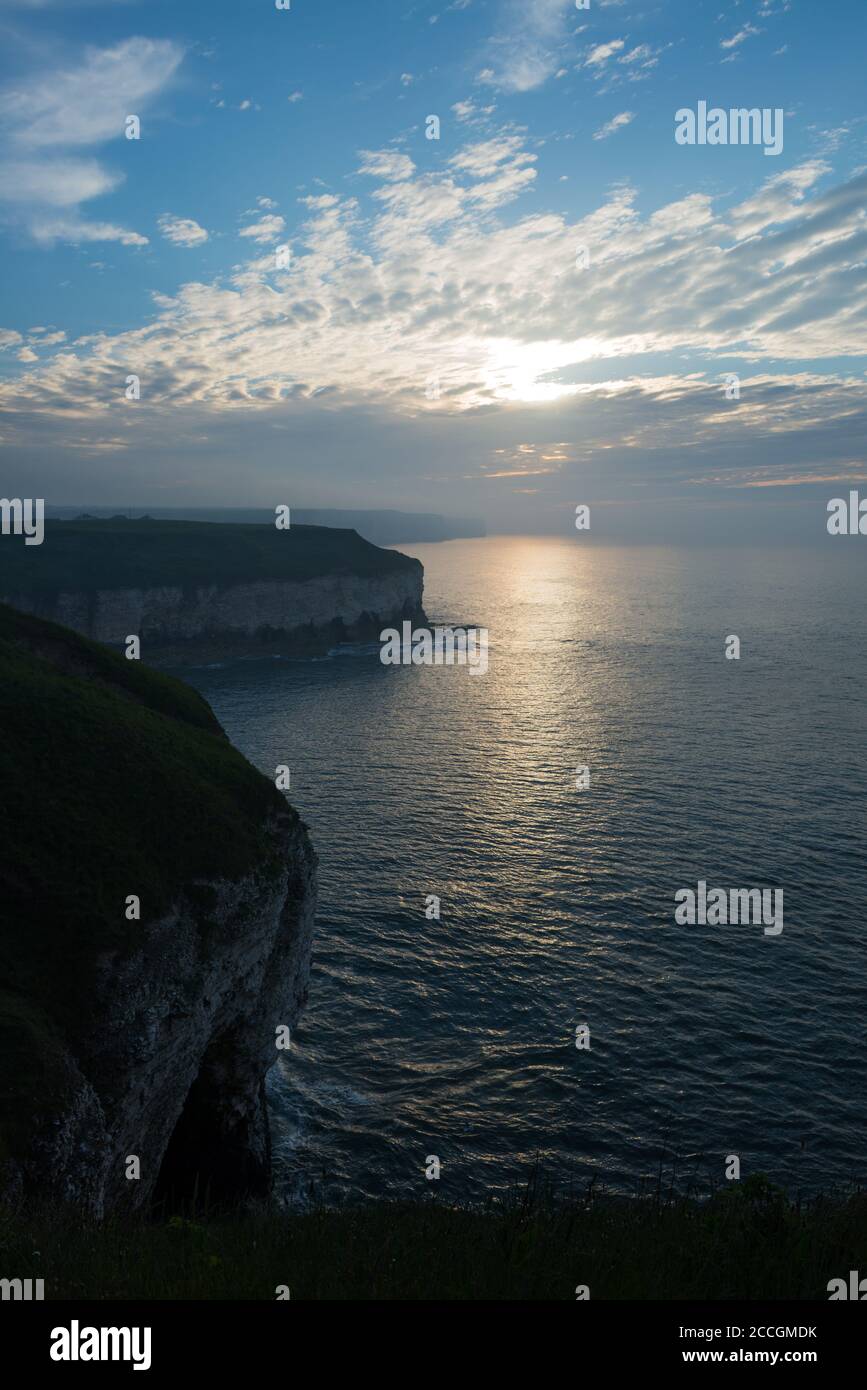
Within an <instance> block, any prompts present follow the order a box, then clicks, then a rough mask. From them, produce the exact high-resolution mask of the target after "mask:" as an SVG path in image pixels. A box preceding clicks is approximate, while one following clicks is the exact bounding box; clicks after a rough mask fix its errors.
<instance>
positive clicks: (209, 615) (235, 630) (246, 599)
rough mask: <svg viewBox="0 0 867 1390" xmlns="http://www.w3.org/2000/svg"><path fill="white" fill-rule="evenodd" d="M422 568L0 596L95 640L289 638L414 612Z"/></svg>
mask: <svg viewBox="0 0 867 1390" xmlns="http://www.w3.org/2000/svg"><path fill="white" fill-rule="evenodd" d="M422 590H423V572H422V569H421V566H420V565H419V566H418V568H417V569H415V568H413V569H411V570H407V571H400V572H397V573H394V572H392V573H386V574H383V575H379V576H376V575H374V576H362V575H355V574H331V575H325V576H322V577H320V578H318V579H310V580H306V581H304V582H302V583H273V582H263V583H247V584H236V585H231V586H228V587H220V586H217V585H199V586H198V587H196V588H195V589H189V590H185V589H182V588H180V587H170V588H169V587H167V588H148V589H99V590H97V591H96V592H95V593H87V592H66V593H60V594H58V595H57V596H56V598H54V599H52V600H49V601H46V600H37V599H34V598H30V597H28V596H27V595H21V594H18V595H15V594H12V595H9V596H8V597H7V598H6V599H4V601H5V602H8V603H10V604H12V606H13V607H15V608H19V609H22V610H24V611H25V612H31V613H36V614H37V615H38V616H39V617H41V618H48V619H50V620H51V621H52V622H57V623H62V624H63V625H64V626H65V627H71V628H74V629H75V630H76V631H77V632H81V633H83V634H84V635H85V636H86V637H90V638H93V639H94V640H95V641H98V642H107V643H112V644H116V643H123V642H125V641H126V638H127V637H128V636H130V635H131V634H136V635H137V636H140V637H142V638H143V639H146V640H150V641H151V642H161V643H169V642H172V643H180V642H186V641H192V640H195V639H201V638H213V637H218V638H220V639H224V640H225V639H232V638H238V639H246V640H250V639H255V638H256V637H257V636H258V635H260V634H263V633H264V634H269V635H273V634H281V635H285V636H286V637H287V638H292V637H293V636H297V635H299V634H300V633H302V632H304V631H305V630H306V633H307V634H308V635H310V636H314V637H315V635H316V633H317V632H320V633H322V634H325V633H326V631H327V630H328V629H329V628H332V627H333V625H334V624H335V623H337V622H341V623H342V624H343V625H345V627H346V629H347V631H348V633H349V635H353V634H354V633H356V632H360V630H361V629H362V628H364V629H370V630H372V629H373V628H374V627H377V626H388V625H389V624H391V623H393V622H395V621H397V620H399V619H401V618H403V617H411V616H414V615H416V614H418V613H420V612H421V607H422Z"/></svg>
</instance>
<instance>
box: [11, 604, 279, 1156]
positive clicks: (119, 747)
mask: <svg viewBox="0 0 867 1390" xmlns="http://www.w3.org/2000/svg"><path fill="white" fill-rule="evenodd" d="M0 727H2V730H3V737H2V739H0V843H2V846H3V893H2V895H0V1156H2V1155H3V1153H4V1152H5V1153H9V1152H14V1151H15V1149H16V1148H17V1146H18V1145H19V1143H21V1142H23V1135H24V1133H25V1131H26V1129H27V1125H28V1117H29V1116H32V1115H33V1114H35V1113H36V1112H37V1111H38V1109H39V1108H40V1106H44V1107H46V1108H51V1105H50V1103H51V1099H52V1097H53V1096H55V1095H56V1094H57V1093H58V1088H61V1093H62V1086H63V1080H64V1078H63V1069H62V1067H61V1066H60V1065H59V1062H58V1058H59V1056H60V1055H61V1054H62V1049H63V1041H64V1039H68V1040H70V1041H74V1039H75V1037H76V1035H77V1034H76V1029H77V1027H78V1024H79V1022H80V1020H82V1018H84V1017H86V1015H87V1013H88V989H89V982H91V981H92V980H93V978H94V974H95V961H96V960H97V958H99V957H100V956H101V955H103V953H105V952H111V951H115V952H120V953H123V952H124V950H125V949H127V948H128V947H129V946H131V945H132V943H133V942H134V941H135V939H136V934H137V933H138V932H139V931H140V927H139V925H138V924H137V923H136V922H128V921H127V920H126V917H125V913H124V909H125V901H126V897H127V895H128V894H130V893H135V894H137V895H138V896H139V897H140V899H141V904H142V916H143V918H145V919H147V920H150V919H152V918H154V917H157V916H159V915H161V914H162V913H163V912H165V911H166V910H167V909H168V908H169V907H170V906H171V905H172V904H173V903H174V902H175V901H176V900H177V897H178V895H179V893H180V891H181V890H182V889H185V888H188V887H189V885H190V884H191V882H194V881H195V880H197V879H214V878H233V877H238V876H241V875H242V874H244V873H246V872H248V871H249V870H251V869H252V868H254V867H259V866H264V867H265V868H266V869H267V867H268V866H269V865H270V864H272V863H273V868H274V872H277V870H278V868H279V866H278V864H277V862H276V860H275V859H274V857H273V856H274V849H273V845H272V842H271V839H270V837H269V835H268V832H267V830H266V823H267V821H268V820H269V817H270V816H272V815H274V814H276V813H281V814H283V815H294V814H295V813H294V812H292V811H291V810H290V808H289V807H288V806H287V803H286V801H285V799H284V798H283V797H282V796H281V795H280V793H279V792H278V791H277V790H276V788H275V787H274V785H273V783H272V782H270V781H269V780H268V779H267V778H266V777H263V776H262V775H261V773H259V772H257V771H256V769H255V768H253V767H251V765H250V764H249V763H248V762H247V761H246V760H245V759H244V758H243V757H242V755H241V754H240V753H239V752H238V751H237V750H236V749H235V748H233V747H232V745H231V744H230V743H229V741H228V739H227V738H226V737H225V735H224V734H223V731H222V729H221V728H220V726H219V724H218V723H217V720H216V719H215V717H214V715H213V713H212V711H211V709H210V707H209V706H208V704H207V703H206V702H205V701H204V700H203V699H202V698H201V696H200V695H198V694H197V693H196V692H195V691H193V690H192V689H190V687H188V686H186V685H184V684H183V683H182V682H180V681H177V680H174V679H172V678H171V677H169V676H166V675H162V674H160V673H158V672H155V671H151V670H149V669H148V668H147V667H145V666H143V665H142V664H141V663H140V662H134V661H127V660H125V659H124V658H123V657H120V656H117V655H115V654H114V653H112V652H110V651H109V650H108V649H107V648H105V647H102V646H99V645H98V644H96V643H93V642H89V641H88V640H87V639H85V638H83V637H80V636H78V635H77V634H75V633H73V632H70V631H69V630H67V629H66V628H62V627H58V626H56V625H54V624H52V623H46V622H42V621H41V620H40V619H36V618H33V617H29V616H27V615H25V614H22V613H18V612H16V611H15V610H14V609H10V608H8V607H5V606H3V605H0ZM204 916H205V918H206V914H204ZM203 931H206V926H205V927H204V928H203Z"/></svg>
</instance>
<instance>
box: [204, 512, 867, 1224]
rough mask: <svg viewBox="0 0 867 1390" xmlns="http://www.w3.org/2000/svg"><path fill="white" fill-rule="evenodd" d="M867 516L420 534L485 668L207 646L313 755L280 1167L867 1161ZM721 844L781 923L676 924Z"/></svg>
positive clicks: (521, 1168)
mask: <svg viewBox="0 0 867 1390" xmlns="http://www.w3.org/2000/svg"><path fill="white" fill-rule="evenodd" d="M835 545H836V548H835ZM846 545H847V542H845V541H844V542H838V543H835V542H831V546H830V549H828V548H827V547H826V548H824V549H822V550H817V551H814V552H810V551H804V552H799V553H792V552H782V551H770V552H768V551H761V552H760V551H758V550H749V549H741V550H732V551H729V552H709V551H703V552H702V551H698V550H687V549H683V550H675V549H671V550H667V549H659V548H653V547H646V548H643V547H633V548H628V549H624V548H617V549H608V548H603V547H600V546H594V547H592V548H591V547H587V546H584V547H582V545H581V542H580V539H576V540H572V539H569V540H559V539H552V540H549V539H536V538H533V539H524V538H517V539H511V538H509V539H501V538H496V539H490V540H483V541H461V542H450V543H448V544H444V545H438V546H434V545H430V546H415V547H405V549H406V550H407V551H408V553H411V554H414V555H418V557H419V558H420V559H421V560H422V562H423V563H424V566H425V572H426V599H425V601H426V607H427V611H428V614H429V616H430V618H431V621H433V622H453V623H476V624H479V625H482V626H484V627H487V628H488V630H489V633H490V657H489V660H490V669H489V671H488V673H487V675H485V676H482V677H470V675H469V674H468V672H467V671H466V670H465V669H459V668H452V669H442V668H440V669H436V668H433V669H429V668H387V667H384V666H383V665H382V664H381V663H380V661H379V660H378V656H377V652H376V649H375V648H371V647H368V648H366V649H361V650H350V651H346V652H343V653H342V654H338V655H334V656H332V657H330V658H328V659H322V660H318V661H303V662H302V661H261V662H260V661H257V662H250V661H241V662H237V663H233V664H230V665H226V666H224V667H221V668H210V669H197V670H195V671H192V672H190V671H185V672H182V673H180V674H182V675H184V677H185V678H186V679H189V680H192V681H193V682H194V683H195V684H196V685H197V686H198V687H199V689H201V690H202V692H203V693H204V695H205V696H206V697H207V699H208V700H209V701H210V702H211V704H212V706H213V708H214V710H215V711H216V714H217V716H218V718H219V719H220V721H221V722H222V724H223V726H224V728H225V729H226V731H227V733H228V734H229V736H230V737H231V738H232V739H233V741H234V742H235V743H236V744H237V745H238V746H239V747H240V748H241V749H242V750H243V751H244V752H245V753H246V754H247V756H248V757H250V758H251V759H252V760H253V761H254V762H255V763H257V764H258V765H259V766H260V767H261V768H262V769H263V771H266V772H267V773H268V774H269V775H273V770H274V768H275V767H276V765H277V764H278V763H284V762H285V763H288V764H289V765H290V767H291V769H292V800H293V802H294V803H295V805H296V806H297V807H298V808H299V810H300V811H301V813H302V815H303V816H304V818H305V820H306V821H307V823H308V825H309V826H310V830H311V834H312V836H313V840H314V843H315V845H316V848H317V850H318V852H319V855H320V859H321V907H320V913H319V918H318V939H317V946H316V954H315V961H314V969H313V976H312V981H311V990H310V1003H309V1007H308V1010H307V1013H306V1014H305V1016H304V1018H303V1020H302V1022H301V1024H300V1025H299V1027H298V1028H297V1030H295V1033H294V1037H293V1048H292V1051H291V1052H290V1053H289V1055H288V1060H286V1061H282V1060H281V1062H280V1063H279V1064H278V1066H277V1067H275V1069H274V1071H273V1072H272V1074H271V1082H270V1094H271V1101H272V1107H273V1115H274V1143H275V1159H276V1165H277V1173H278V1184H279V1187H280V1190H281V1191H282V1192H283V1193H284V1194H286V1195H288V1196H296V1197H297V1196H298V1195H299V1194H301V1193H302V1192H303V1191H304V1190H305V1188H306V1186H307V1184H309V1182H310V1181H311V1180H314V1181H316V1182H317V1183H318V1184H319V1185H320V1186H322V1185H324V1187H325V1190H326V1191H327V1192H328V1193H329V1194H330V1195H332V1196H337V1195H339V1196H345V1197H347V1198H350V1199H360V1198H364V1197H371V1196H382V1195H385V1194H388V1195H392V1196H394V1195H412V1194H416V1195H418V1194H419V1193H420V1192H422V1191H425V1190H429V1189H430V1184H428V1183H427V1182H426V1180H425V1178H424V1164H425V1159H426V1156H427V1155H428V1154H437V1155H438V1156H439V1158H440V1159H441V1161H442V1164H443V1179H442V1183H441V1185H440V1190H441V1191H442V1192H443V1193H444V1194H446V1193H447V1194H448V1195H449V1196H450V1197H465V1196H480V1195H482V1194H484V1193H486V1192H489V1191H491V1190H492V1189H501V1188H504V1187H507V1186H509V1185H510V1184H511V1183H513V1182H514V1181H516V1180H518V1179H521V1178H523V1177H525V1176H526V1175H527V1172H528V1170H529V1168H530V1166H531V1165H532V1163H533V1161H534V1159H535V1157H536V1155H537V1154H538V1155H539V1156H540V1157H541V1159H542V1161H543V1163H544V1166H545V1168H546V1169H547V1170H548V1171H549V1172H550V1173H551V1175H552V1177H561V1176H562V1177H563V1178H565V1179H567V1180H574V1181H576V1182H582V1183H583V1182H586V1181H587V1180H588V1179H589V1178H590V1177H591V1176H593V1175H597V1177H598V1181H599V1182H601V1183H605V1184H606V1185H607V1186H608V1187H609V1188H613V1189H615V1190H624V1191H634V1190H635V1189H636V1188H637V1186H638V1185H639V1183H640V1182H641V1181H642V1180H643V1179H646V1178H653V1176H654V1175H655V1173H656V1171H657V1168H658V1165H659V1162H660V1159H661V1158H662V1157H663V1155H665V1162H666V1167H667V1170H670V1169H671V1166H672V1162H673V1157H674V1156H676V1162H677V1171H678V1173H679V1174H683V1175H684V1176H686V1175H688V1174H690V1173H692V1172H695V1173H697V1174H699V1175H701V1176H707V1175H712V1176H713V1177H714V1178H715V1179H719V1178H721V1177H722V1173H723V1166H724V1160H725V1156H726V1155H727V1154H730V1153H737V1154H739V1155H740V1157H741V1162H742V1169H743V1173H744V1174H745V1175H746V1174H747V1173H749V1172H753V1171H756V1170H762V1171H765V1172H767V1173H769V1174H770V1175H771V1176H772V1177H774V1178H775V1179H776V1180H779V1181H782V1182H785V1183H787V1184H789V1185H791V1186H793V1187H798V1186H799V1187H801V1188H802V1189H803V1190H805V1191H810V1190H814V1189H816V1188H819V1187H827V1186H828V1185H830V1184H833V1183H846V1182H848V1181H851V1180H852V1179H860V1180H864V1178H865V1177H867V1171H865V1170H867V1163H865V1155H867V1085H865V1076H867V1036H865V1014H867V1010H865V1005H867V968H865V967H867V947H865V925H867V860H865V855H864V831H865V810H864V808H865V791H867V739H865V724H867V719H865V696H867V643H865V639H864V633H863V626H862V622H861V614H862V613H863V599H864V560H863V559H862V557H861V554H860V553H859V554H856V553H855V552H856V550H857V543H854V548H853V546H852V545H850V547H849V549H848V551H847V549H846ZM729 633H737V634H738V635H739V636H740V638H741V643H742V658H741V660H740V661H739V662H737V661H726V660H725V659H724V657H723V644H724V639H725V637H726V635H727V634H729ZM583 763H586V764H588V765H589V766H590V768H591V772H592V785H591V788H590V789H589V790H586V791H578V790H576V789H575V768H576V766H577V765H578V764H583ZM699 879H706V880H707V881H708V882H709V884H712V885H713V884H715V885H718V886H720V887H726V888H728V887H745V888H748V887H759V886H763V887H769V888H772V887H781V888H782V889H783V890H784V894H785V926H784V930H783V933H782V935H781V936H780V937H778V938H772V937H765V936H764V935H763V933H762V930H761V927H755V926H730V927H712V926H694V927H687V926H676V925H675V924H674V915H673V914H674V893H675V891H676V890H677V889H678V888H680V887H688V886H692V887H693V888H694V887H695V885H696V882H697V881H698V880H699ZM429 893H435V894H438V895H439V896H440V897H441V899H442V920H441V921H439V922H436V921H428V920H426V918H425V915H424V903H425V896H426V895H427V894H429ZM585 1022H586V1023H588V1024H589V1025H590V1027H591V1030H592V1046H591V1050H590V1051H589V1052H581V1051H578V1050H576V1048H575V1028H576V1025H577V1024H579V1023H585Z"/></svg>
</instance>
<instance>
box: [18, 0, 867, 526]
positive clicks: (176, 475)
mask: <svg viewBox="0 0 867 1390" xmlns="http://www.w3.org/2000/svg"><path fill="white" fill-rule="evenodd" d="M0 38H2V43H0V50H2V55H3V57H2V66H0V493H2V494H3V495H4V496H10V497H11V496H28V497H35V496H40V497H44V498H45V499H46V502H47V503H48V504H49V505H51V504H55V505H70V504H72V505H77V504H79V503H80V504H82V505H85V504H99V505H103V506H114V505H117V506H119V507H121V506H127V505H129V506H132V505H147V504H151V505H154V506H161V507H168V506H178V507H182V506H193V505H195V506H206V505H226V506H232V505H238V506H266V507H271V506H276V505H278V504H283V503H289V504H290V505H293V504H294V505H296V506H299V507H323V506H339V507H358V508H361V507H388V506H391V507H398V508H403V509H405V510H416V511H420V510H423V511H437V512H442V513H445V514H447V515H472V516H480V517H482V518H484V520H485V521H486V523H487V525H488V527H489V529H490V530H492V531H509V532H528V533H529V532H533V533H554V532H564V531H567V530H568V528H569V527H570V526H571V525H572V523H573V519H574V513H575V508H576V506H578V505H590V506H591V516H592V521H591V528H592V530H593V532H594V534H595V535H596V536H597V537H598V536H606V535H610V536H611V537H612V538H617V539H634V540H641V539H653V540H656V539H675V538H679V539H681V540H683V539H690V538H692V539H696V540H699V541H703V540H705V539H711V538H725V537H747V538H754V537H766V538H773V537H776V538H777V539H782V540H784V541H785V540H787V539H796V538H801V539H805V538H810V537H811V536H812V537H815V536H817V535H820V534H824V532H825V512H826V504H827V501H828V500H829V499H830V498H831V497H834V496H839V495H841V494H844V493H846V492H847V491H848V489H849V488H850V487H853V488H857V487H858V485H859V484H861V485H862V491H863V492H864V493H865V494H867V450H865V438H867V431H865V425H867V410H865V384H867V355H865V354H867V315H865V304H867V273H865V258H867V215H865V207H867V154H865V134H867V127H865V115H867V112H865V96H864V92H865V85H864V59H865V38H867V4H865V3H864V0H822V3H821V4H816V3H815V2H813V3H810V0H734V3H724V0H656V2H655V3H654V0H644V2H642V3H639V0H589V4H587V5H584V4H583V3H579V4H576V3H575V0H451V3H446V0H429V2H428V0H375V3H367V4H359V3H357V0H291V4H290V8H289V9H278V8H277V5H276V4H275V3H274V0H238V3H229V2H228V0H147V3H137V2H136V0H101V2H100V0H92V3H84V0H82V3H75V0H0ZM700 103H706V107H707V109H709V110H711V111H713V110H714V109H719V110H721V111H722V112H723V113H725V118H724V120H723V121H722V124H721V123H720V121H719V120H717V121H716V126H715V138H714V142H713V143H712V142H710V141H709V142H708V143H682V142H681V140H679V139H678V138H677V133H678V130H679V129H680V131H681V135H682V134H683V129H684V121H685V118H684V117H683V114H682V113H683V112H684V111H686V112H693V113H696V119H699V118H698V112H699V104H700ZM733 108H748V109H758V110H759V111H762V112H766V113H767V114H766V120H767V121H768V122H769V123H770V122H773V121H777V122H778V127H777V128H778V134H779V137H780V138H779V140H777V141H776V142H775V141H772V140H771V138H770V132H771V129H772V126H771V124H768V125H767V127H766V131H767V134H766V136H765V137H763V138H761V133H760V132H756V135H757V141H756V142H747V143H734V142H733V141H728V142H727V143H722V142H721V139H720V137H721V134H725V133H726V131H727V129H728V126H727V125H726V122H727V120H728V112H729V111H731V110H732V109H733ZM679 113H680V114H679ZM775 113H777V114H776V115H775ZM131 118H132V119H131ZM731 124H732V123H731V122H728V125H731ZM731 133H732V134H734V133H736V125H735V127H734V129H733V130H732V131H731ZM130 135H133V136H137V137H138V138H129V136H130ZM432 137H433V138H432ZM774 143H777V144H779V143H781V144H782V148H778V149H777V152H773V146H774ZM133 378H134V379H135V380H131V379H133ZM131 393H132V398H131ZM136 393H137V395H138V398H135V395H136Z"/></svg>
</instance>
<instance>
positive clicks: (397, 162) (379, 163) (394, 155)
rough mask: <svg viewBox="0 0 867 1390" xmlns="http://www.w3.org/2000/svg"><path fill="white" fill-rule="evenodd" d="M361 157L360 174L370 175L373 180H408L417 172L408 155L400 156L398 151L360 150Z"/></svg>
mask: <svg viewBox="0 0 867 1390" xmlns="http://www.w3.org/2000/svg"><path fill="white" fill-rule="evenodd" d="M358 153H359V155H360V157H361V168H360V169H359V171H358V172H359V173H360V174H369V175H370V176H371V178H375V179H387V180H389V182H390V181H391V180H392V179H395V180H397V179H408V178H411V177H412V175H413V173H414V172H415V165H414V164H413V162H412V160H411V159H410V157H409V155H407V154H399V153H398V152H397V151H396V150H359V152H358Z"/></svg>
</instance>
